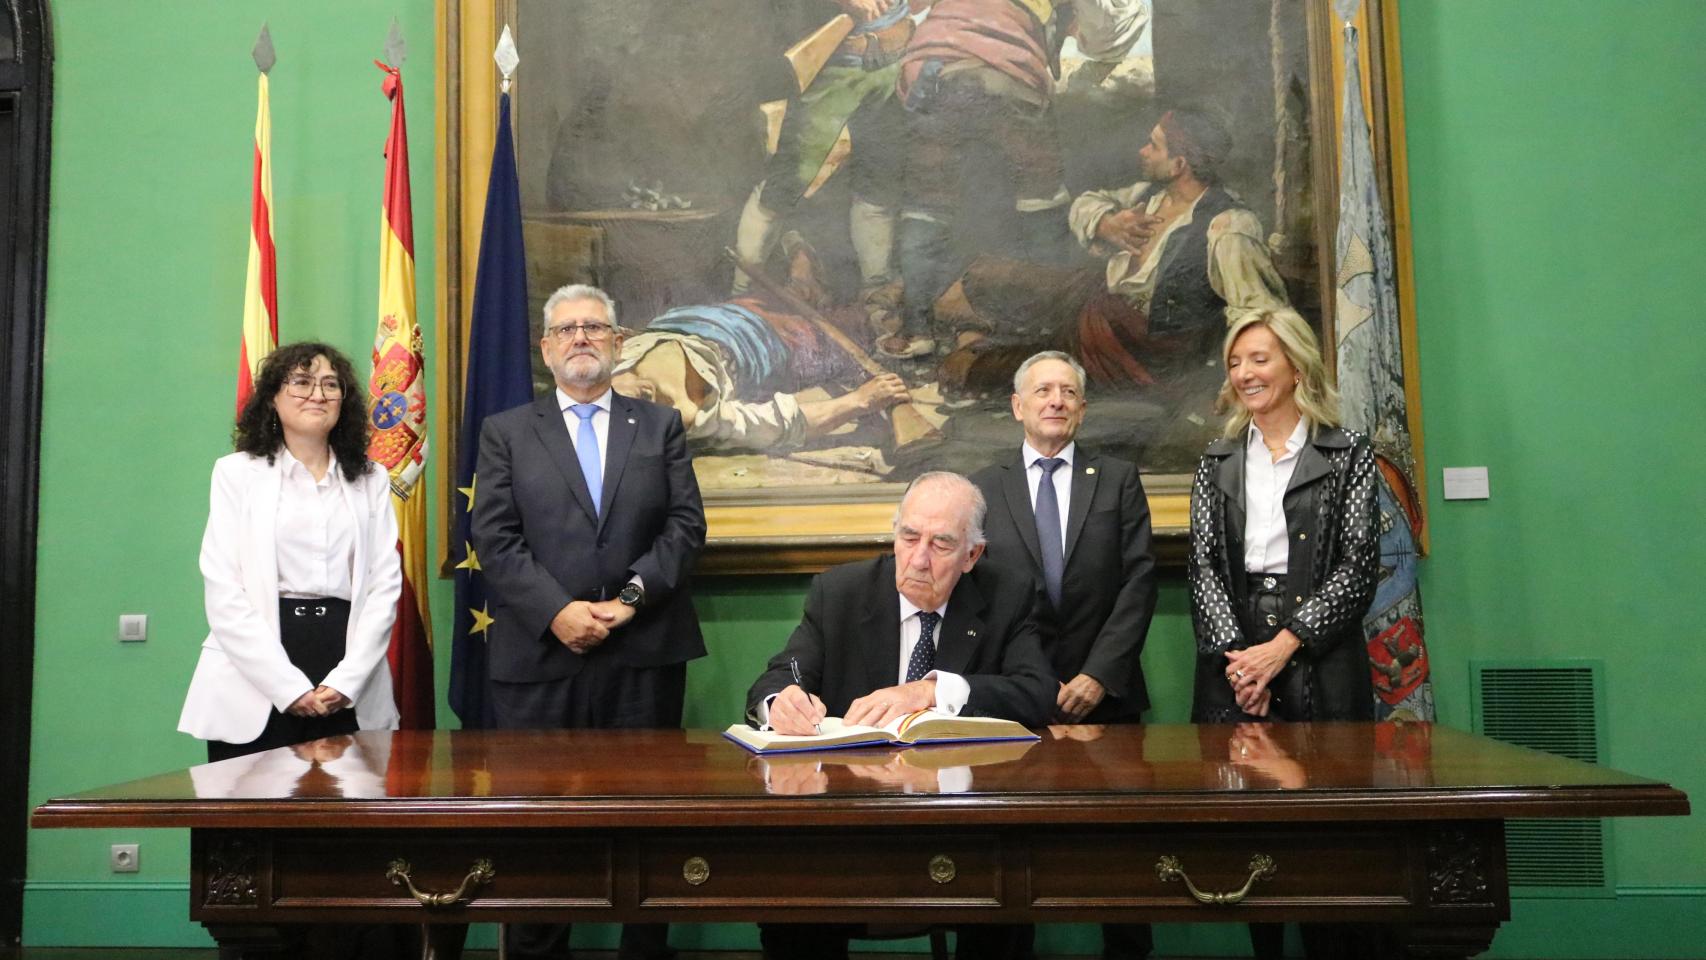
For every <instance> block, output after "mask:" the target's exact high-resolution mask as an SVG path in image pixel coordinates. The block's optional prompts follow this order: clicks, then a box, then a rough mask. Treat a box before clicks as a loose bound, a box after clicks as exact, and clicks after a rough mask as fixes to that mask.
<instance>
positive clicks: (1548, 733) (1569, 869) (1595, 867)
mask: <svg viewBox="0 0 1706 960" xmlns="http://www.w3.org/2000/svg"><path fill="white" fill-rule="evenodd" d="M1471 669H1472V670H1473V671H1474V674H1475V681H1476V682H1475V701H1476V702H1475V729H1476V731H1477V732H1479V733H1483V734H1486V735H1487V736H1489V737H1492V738H1493V739H1495V740H1502V741H1504V742H1505V743H1511V744H1515V745H1517V746H1520V747H1529V748H1532V749H1535V750H1544V751H1546V752H1547V753H1555V754H1557V755H1559V756H1561V757H1568V758H1570V759H1572V760H1580V761H1582V762H1584V763H1599V762H1600V761H1601V759H1603V748H1602V746H1601V745H1602V744H1603V742H1604V722H1603V711H1602V709H1601V707H1602V703H1603V698H1602V697H1601V693H1600V691H1601V687H1602V684H1601V676H1602V670H1601V665H1600V664H1599V662H1598V661H1590V662H1583V661H1568V662H1564V663H1558V662H1522V663H1517V662H1510V661H1501V662H1498V663H1490V662H1484V663H1477V664H1473V665H1472V668H1471ZM1608 840H1609V838H1608V835H1607V826H1606V822H1605V821H1604V820H1599V819H1580V820H1511V821H1509V822H1508V823H1507V824H1506V826H1505V848H1506V857H1507V860H1508V868H1509V871H1510V883H1511V887H1512V888H1513V889H1512V891H1511V892H1512V894H1514V895H1516V896H1530V897H1537V896H1541V897H1543V896H1571V897H1580V896H1584V895H1586V896H1592V895H1595V894H1596V893H1597V894H1600V895H1604V896H1610V895H1611V894H1612V890H1611V882H1610V877H1609V876H1608V872H1607V869H1606V864H1607V862H1608V845H1609V844H1608Z"/></svg>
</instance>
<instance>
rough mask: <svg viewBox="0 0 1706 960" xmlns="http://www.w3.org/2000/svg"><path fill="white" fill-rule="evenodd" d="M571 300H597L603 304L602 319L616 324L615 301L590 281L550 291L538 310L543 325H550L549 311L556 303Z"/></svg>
mask: <svg viewBox="0 0 1706 960" xmlns="http://www.w3.org/2000/svg"><path fill="white" fill-rule="evenodd" d="M571 300H597V301H598V302H599V303H602V304H604V319H605V320H606V321H607V322H608V323H609V324H610V325H611V326H612V327H614V326H616V301H614V300H612V299H610V294H608V293H605V292H604V291H603V290H600V289H598V288H597V287H595V286H593V285H592V284H590V283H571V284H567V285H566V286H561V287H558V288H557V289H556V290H553V291H552V292H551V295H550V296H549V297H546V298H545V307H544V309H543V310H541V311H540V314H541V319H542V320H543V321H544V325H545V327H549V326H550V325H551V311H552V310H554V309H556V307H557V304H559V303H568V302H569V301H571ZM541 329H543V327H542V328H541Z"/></svg>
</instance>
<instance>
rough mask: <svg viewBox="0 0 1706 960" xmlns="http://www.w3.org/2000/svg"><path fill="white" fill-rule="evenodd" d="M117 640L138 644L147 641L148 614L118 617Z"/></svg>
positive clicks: (125, 614)
mask: <svg viewBox="0 0 1706 960" xmlns="http://www.w3.org/2000/svg"><path fill="white" fill-rule="evenodd" d="M118 638H119V639H120V640H122V641H123V642H125V643H140V642H142V641H143V640H147V639H148V614H146V613H121V614H119V615H118Z"/></svg>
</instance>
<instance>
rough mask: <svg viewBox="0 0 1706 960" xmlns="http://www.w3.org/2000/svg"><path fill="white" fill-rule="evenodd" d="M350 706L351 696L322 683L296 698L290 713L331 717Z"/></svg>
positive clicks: (303, 715) (302, 715) (301, 715)
mask: <svg viewBox="0 0 1706 960" xmlns="http://www.w3.org/2000/svg"><path fill="white" fill-rule="evenodd" d="M348 706H350V698H349V697H346V696H344V695H343V694H341V693H339V692H338V691H336V690H333V689H332V688H331V687H328V686H326V685H325V684H323V683H322V684H321V685H319V686H317V687H315V688H314V689H312V690H310V691H308V692H307V693H305V694H303V695H302V696H300V697H297V698H296V702H295V703H292V704H291V705H290V708H289V710H288V712H289V713H291V714H293V715H295V716H298V717H329V716H331V715H332V714H334V713H337V712H338V711H339V710H342V709H344V708H346V707H348Z"/></svg>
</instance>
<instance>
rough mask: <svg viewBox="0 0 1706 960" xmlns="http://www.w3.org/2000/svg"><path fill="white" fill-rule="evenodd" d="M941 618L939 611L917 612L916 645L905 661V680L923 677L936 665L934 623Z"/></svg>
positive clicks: (910, 680)
mask: <svg viewBox="0 0 1706 960" xmlns="http://www.w3.org/2000/svg"><path fill="white" fill-rule="evenodd" d="M941 619H942V615H941V614H939V613H933V612H931V611H928V610H924V611H920V612H919V614H918V645H917V646H915V647H913V648H912V656H911V657H909V658H907V661H906V682H907V683H911V682H912V681H914V680H922V679H924V675H925V674H927V673H929V672H930V671H931V670H933V669H935V667H936V623H937V621H939V620H941Z"/></svg>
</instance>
